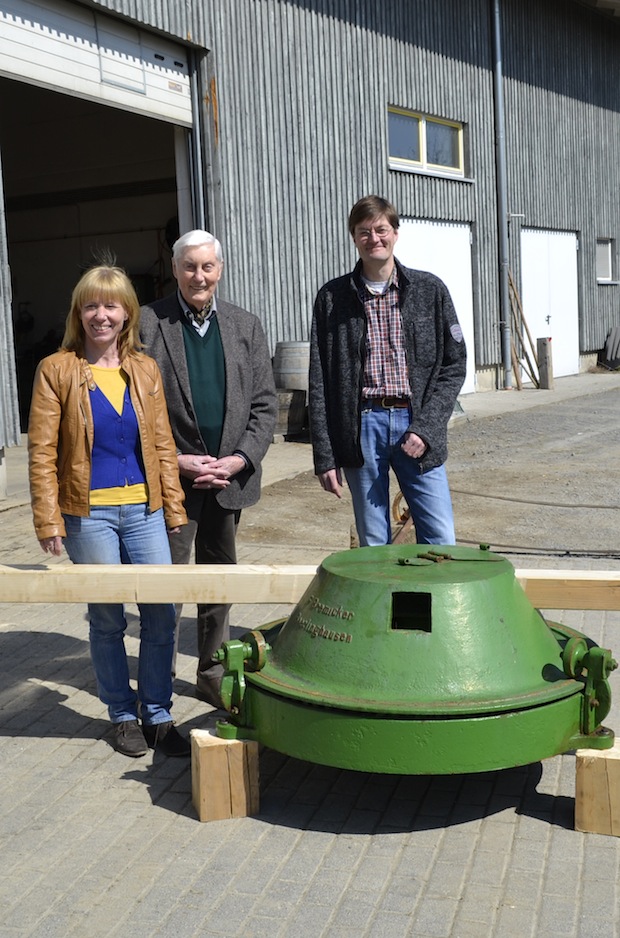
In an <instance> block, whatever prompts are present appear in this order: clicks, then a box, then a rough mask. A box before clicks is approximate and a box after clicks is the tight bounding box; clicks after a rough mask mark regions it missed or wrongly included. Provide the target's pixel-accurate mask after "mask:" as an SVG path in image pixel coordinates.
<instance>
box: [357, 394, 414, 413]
mask: <svg viewBox="0 0 620 938" xmlns="http://www.w3.org/2000/svg"><path fill="white" fill-rule="evenodd" d="M410 404H411V401H410V400H409V398H408V397H363V398H362V406H363V407H385V409H386V410H388V409H389V408H390V407H409V405H410Z"/></svg>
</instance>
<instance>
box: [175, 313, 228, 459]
mask: <svg viewBox="0 0 620 938" xmlns="http://www.w3.org/2000/svg"><path fill="white" fill-rule="evenodd" d="M183 339H184V342H185V356H186V358H187V370H188V372H189V383H190V387H191V389H192V401H193V404H194V411H195V413H196V420H197V421H198V427H199V429H200V433H201V435H202V438H203V440H204V441H205V444H206V447H207V452H208V453H209V454H210V455H211V456H219V452H220V442H221V440H222V425H223V423H224V402H225V399H226V370H225V367H224V349H223V348H222V337H221V335H220V327H219V325H218V322H217V316H216V315H213V317H212V319H211V324H210V326H209V328H208V329H207V332H206V335H204V336H200V335H198V333H197V332H196V330H195V329H194V327H193V326H192V325H190V324H189V323H187V322H183Z"/></svg>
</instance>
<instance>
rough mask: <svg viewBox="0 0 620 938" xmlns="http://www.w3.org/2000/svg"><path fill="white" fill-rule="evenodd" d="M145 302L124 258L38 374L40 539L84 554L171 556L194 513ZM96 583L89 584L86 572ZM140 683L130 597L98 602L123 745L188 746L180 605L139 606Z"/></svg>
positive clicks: (94, 281) (33, 483) (81, 290)
mask: <svg viewBox="0 0 620 938" xmlns="http://www.w3.org/2000/svg"><path fill="white" fill-rule="evenodd" d="M139 320H140V306H139V302H138V298H137V296H136V293H135V290H134V288H133V286H132V284H131V281H130V280H129V278H128V276H127V275H126V273H125V272H124V271H123V270H122V269H121V268H119V267H116V266H114V264H107V263H105V264H100V265H98V266H96V267H93V268H91V269H90V270H87V271H86V273H84V274H83V276H82V277H81V278H80V280H79V282H78V283H77V285H76V286H75V288H74V290H73V295H72V298H71V308H70V310H69V314H68V316H67V321H66V326H65V334H64V338H63V340H62V345H61V348H60V349H59V351H57V352H55V353H54V354H53V355H49V356H48V357H47V358H44V359H43V360H42V361H41V362H40V364H39V366H38V368H37V372H36V374H35V379H34V387H33V393H32V403H31V409H30V422H29V427H28V455H29V473H30V492H31V499H32V511H33V516H34V526H35V531H36V535H37V538H38V539H39V543H40V545H41V548H42V549H43V551H45V552H46V553H50V554H54V555H56V556H59V555H60V554H61V553H62V547H63V542H64V546H65V548H66V550H67V553H68V555H69V557H70V558H71V560H72V561H73V563H76V564H118V563H138V564H140V563H148V564H167V563H170V562H171V560H170V548H169V544H168V538H167V534H166V527H167V529H168V531H169V532H171V533H176V532H178V530H179V526H180V525H183V524H186V523H187V516H186V514H185V509H184V507H183V498H184V496H183V490H182V488H181V485H180V482H179V471H178V464H177V456H176V447H175V444H174V440H173V437H172V432H171V429H170V423H169V420H168V412H167V409H166V402H165V399H164V395H163V390H162V385H161V376H160V373H159V369H158V367H157V364H156V363H155V361H154V360H153V359H152V358H149V357H148V356H146V355H144V354H143V353H142V352H141V351H140V349H141V344H140V339H139ZM85 592H86V593H88V583H87V582H85ZM139 610H140V651H139V658H138V682H137V692H136V691H134V689H133V688H132V686H131V684H130V677H129V666H128V661H127V654H126V651H125V642H124V634H125V630H126V628H127V621H126V618H125V612H124V608H123V606H122V604H118V603H89V604H88V615H89V621H90V632H89V638H90V651H91V659H92V662H93V667H94V671H95V676H96V679H97V688H98V693H99V696H100V698H101V700H102V701H103V703H104V704H105V705H106V706H107V708H108V713H109V716H110V720H111V721H112V724H113V734H114V735H113V741H114V746H115V748H116V749H117V751H118V752H121V753H123V754H124V755H127V756H142V755H145V754H146V753H147V752H148V748H149V747H151V748H154V749H157V750H159V751H161V752H163V753H165V754H166V755H172V756H188V755H189V754H190V747H189V743H188V741H187V740H186V739H184V738H183V737H182V736H181V735H180V733H179V732H178V731H177V730H176V728H175V726H174V724H173V722H172V718H171V716H170V708H171V705H172V677H171V673H172V655H173V649H174V630H175V609H174V605H173V604H172V603H169V604H163V603H161V604H141V605H140V606H139ZM140 721H141V722H140Z"/></svg>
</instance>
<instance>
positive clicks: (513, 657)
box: [219, 545, 615, 774]
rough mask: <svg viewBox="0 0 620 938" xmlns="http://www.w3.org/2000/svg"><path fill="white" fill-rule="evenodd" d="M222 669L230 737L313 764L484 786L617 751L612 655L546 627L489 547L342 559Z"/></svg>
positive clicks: (414, 549) (232, 653) (229, 647)
mask: <svg viewBox="0 0 620 938" xmlns="http://www.w3.org/2000/svg"><path fill="white" fill-rule="evenodd" d="M238 646H243V650H242V651H241V650H240V649H239V647H238ZM220 658H221V660H224V661H226V662H227V668H228V674H227V677H226V678H225V680H224V684H223V697H224V698H225V701H226V702H228V704H229V705H230V708H231V711H232V720H231V722H230V723H229V724H222V725H220V728H219V732H220V733H221V734H222V735H237V736H253V737H254V738H258V739H259V740H260V741H261V742H263V743H264V744H265V745H268V746H270V747H271V748H274V749H277V750H279V751H282V752H285V753H288V754H289V755H293V756H297V757H299V758H303V759H307V760H309V761H314V762H319V763H325V764H328V765H338V766H342V767H344V768H356V769H363V770H366V771H383V772H402V773H409V774H420V773H424V774H426V773H432V774H435V773H448V772H474V771H484V770H487V769H489V768H500V767H506V766H509V765H518V764H524V763H527V762H531V761H536V760H538V759H540V758H545V757H547V756H550V755H554V754H556V753H557V752H564V751H567V750H568V749H572V748H577V746H579V747H584V746H596V747H598V748H605V747H607V746H611V745H612V743H613V734H612V733H611V732H610V731H609V730H605V729H603V728H601V727H600V722H601V720H602V719H604V717H605V716H606V715H607V713H608V711H609V707H610V701H611V695H610V691H609V685H608V683H607V676H608V673H609V671H610V670H611V669H612V668H613V667H615V662H613V660H612V659H611V655H610V653H609V652H608V651H604V650H602V649H599V648H597V646H595V645H594V643H593V642H591V641H590V640H589V639H586V637H585V636H583V635H581V633H578V632H575V631H574V630H571V629H567V628H565V627H563V626H560V625H558V624H557V623H551V622H547V621H545V619H544V618H543V617H542V615H541V614H540V612H539V611H538V610H536V609H534V607H533V606H532V605H531V603H530V602H529V600H528V599H527V597H526V595H525V593H524V591H523V589H522V587H521V585H520V584H519V582H518V580H517V579H516V577H515V572H514V568H513V567H512V565H511V564H510V563H509V562H508V561H507V560H506V559H504V558H503V557H500V556H499V555H497V554H494V553H491V552H490V551H489V550H486V549H484V548H482V547H481V548H480V549H473V548H466V547H435V546H427V545H408V546H397V545H390V546H387V547H369V548H361V549H357V550H351V551H345V552H342V553H338V554H333V555H331V556H330V557H328V558H327V559H326V560H325V561H324V562H323V564H322V565H321V567H320V568H319V570H318V572H317V575H316V577H315V578H314V580H313V582H312V583H311V585H310V587H309V588H308V590H307V591H306V593H305V594H304V596H303V597H302V599H301V600H300V602H299V603H298V605H297V606H296V607H295V610H294V611H293V613H292V614H291V616H290V617H289V618H288V619H287V620H283V621H282V622H278V623H275V624H273V625H270V626H266V627H264V628H262V629H260V630H257V631H256V632H252V633H249V634H248V636H245V640H242V642H240V643H236V644H235V643H234V642H229V643H226V644H225V645H224V646H223V649H222V650H221V652H220ZM242 672H243V673H242ZM588 685H590V687H589V689H588Z"/></svg>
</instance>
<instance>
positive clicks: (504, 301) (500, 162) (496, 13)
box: [493, 0, 512, 389]
mask: <svg viewBox="0 0 620 938" xmlns="http://www.w3.org/2000/svg"><path fill="white" fill-rule="evenodd" d="M493 58H494V61H493V90H494V99H495V165H496V172H497V227H498V249H499V308H500V318H499V326H500V334H501V347H502V362H503V365H504V388H505V389H510V388H512V354H511V332H510V293H509V289H508V191H507V174H506V125H505V115H504V83H503V72H502V32H501V12H500V0H493Z"/></svg>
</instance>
